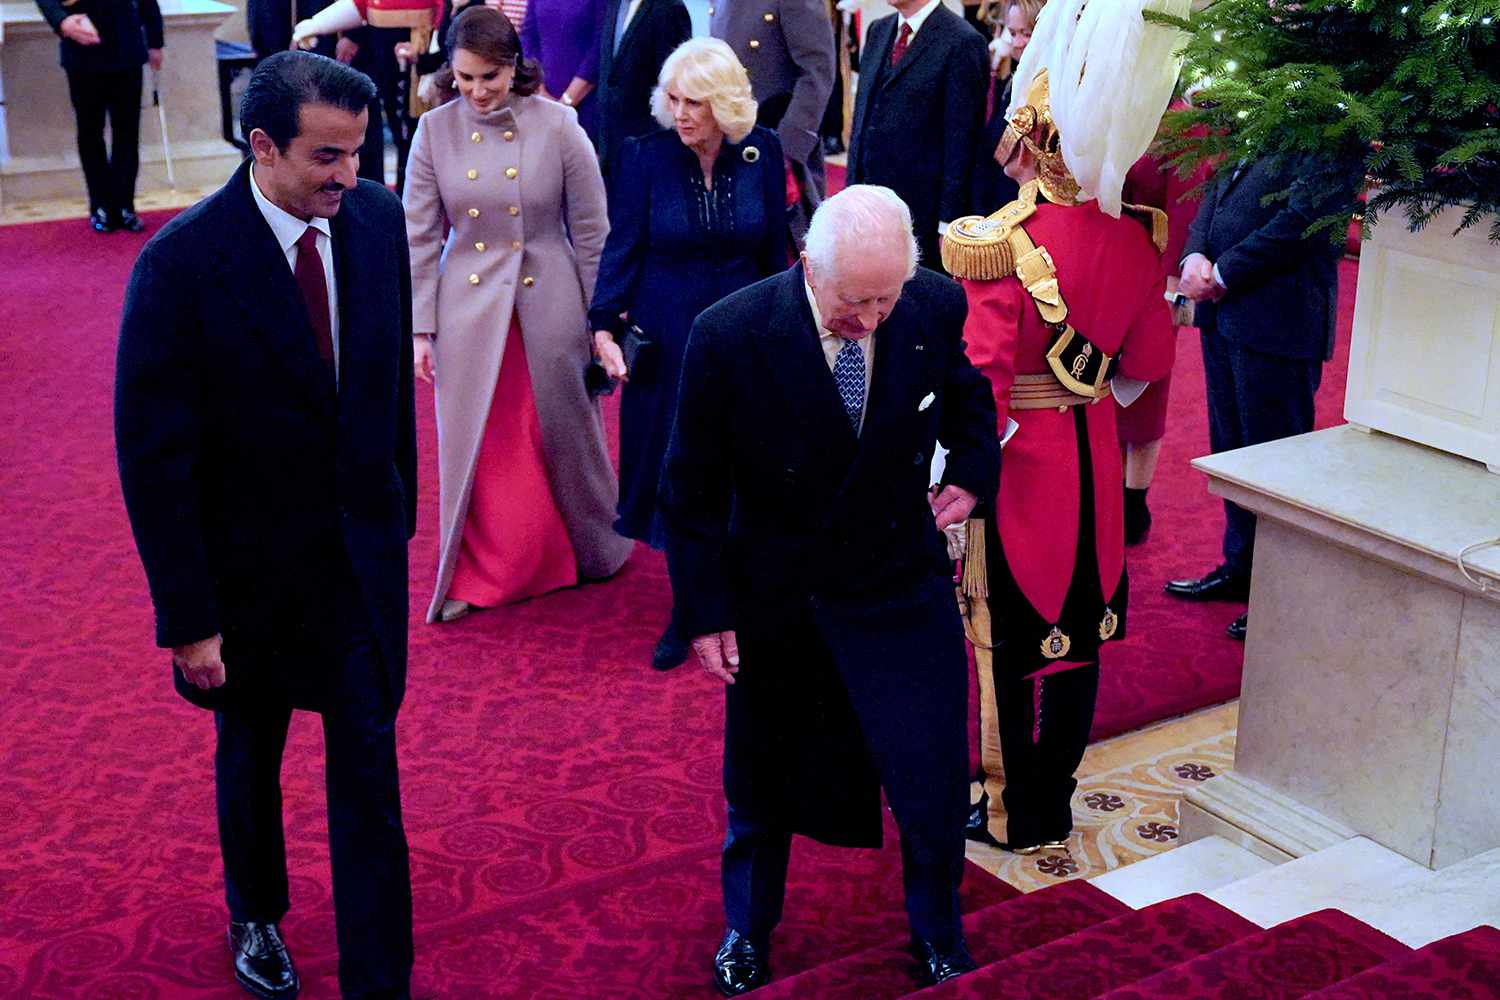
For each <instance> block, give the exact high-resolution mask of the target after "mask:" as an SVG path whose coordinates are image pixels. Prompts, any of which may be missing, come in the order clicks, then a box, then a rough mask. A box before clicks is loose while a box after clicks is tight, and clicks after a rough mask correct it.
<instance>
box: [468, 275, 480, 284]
mask: <svg viewBox="0 0 1500 1000" xmlns="http://www.w3.org/2000/svg"><path fill="white" fill-rule="evenodd" d="M469 284H471V285H477V284H479V275H477V274H471V275H469Z"/></svg>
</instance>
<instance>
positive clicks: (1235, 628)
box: [1224, 611, 1250, 642]
mask: <svg viewBox="0 0 1500 1000" xmlns="http://www.w3.org/2000/svg"><path fill="white" fill-rule="evenodd" d="M1249 628H1250V613H1249V612H1248V611H1247V612H1245V613H1244V614H1242V615H1240V616H1239V617H1238V618H1236V619H1235V620H1234V621H1232V622H1230V623H1229V627H1228V628H1226V629H1225V630H1224V631H1225V632H1228V633H1229V638H1231V639H1236V640H1238V641H1240V642H1244V641H1245V633H1246V632H1247V631H1248V630H1249Z"/></svg>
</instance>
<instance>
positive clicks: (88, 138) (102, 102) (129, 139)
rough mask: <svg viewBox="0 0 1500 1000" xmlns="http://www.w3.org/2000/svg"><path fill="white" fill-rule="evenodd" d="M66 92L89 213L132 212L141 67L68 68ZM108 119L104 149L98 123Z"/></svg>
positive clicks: (101, 127)
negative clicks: (104, 70) (108, 69)
mask: <svg viewBox="0 0 1500 1000" xmlns="http://www.w3.org/2000/svg"><path fill="white" fill-rule="evenodd" d="M67 73H68V96H69V97H70V98H71V99H72V101H73V117H74V119H75V121H76V122H77V124H78V160H79V162H80V163H81V164H82V165H83V180H84V184H86V185H87V186H88V192H89V211H91V212H92V211H94V210H95V209H99V208H102V209H105V210H106V211H108V212H110V213H111V214H113V213H117V212H121V211H134V210H135V177H136V174H137V172H138V171H139V169H140V158H141V68H140V67H139V66H137V67H136V68H135V69H129V70H121V71H118V72H108V73H91V72H87V71H84V70H68V71H67ZM106 118H107V119H108V120H109V134H110V141H109V148H108V149H107V150H106V148H105V145H104V123H105V119H106Z"/></svg>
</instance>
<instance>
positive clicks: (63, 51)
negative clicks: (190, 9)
mask: <svg viewBox="0 0 1500 1000" xmlns="http://www.w3.org/2000/svg"><path fill="white" fill-rule="evenodd" d="M36 5H37V8H38V9H39V10H40V11H41V12H42V17H44V18H46V19H47V23H48V24H50V25H51V26H52V30H53V31H56V32H57V33H58V37H59V39H60V46H59V56H60V61H61V63H62V66H63V68H64V69H66V70H71V71H75V72H84V73H118V72H122V71H124V70H133V69H135V68H136V67H138V66H140V65H141V64H142V63H144V62H145V61H146V50H147V49H148V48H150V49H159V48H162V47H163V45H165V36H164V34H163V25H162V19H161V7H160V6H159V5H158V4H157V2H156V0H78V2H76V3H69V4H67V5H64V4H63V0H36ZM74 14H87V15H88V18H89V20H90V21H92V22H93V24H94V28H95V30H96V31H98V32H99V44H98V45H79V44H78V43H77V42H75V41H72V40H71V39H67V38H63V37H62V23H63V21H65V20H66V19H67V18H69V17H71V16H72V15H74Z"/></svg>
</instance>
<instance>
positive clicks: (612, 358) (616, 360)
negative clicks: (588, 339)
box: [594, 330, 630, 382]
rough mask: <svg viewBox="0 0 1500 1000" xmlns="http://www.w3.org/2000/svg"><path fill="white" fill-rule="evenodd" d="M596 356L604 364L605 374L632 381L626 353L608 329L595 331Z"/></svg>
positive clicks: (622, 380)
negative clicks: (626, 365)
mask: <svg viewBox="0 0 1500 1000" xmlns="http://www.w3.org/2000/svg"><path fill="white" fill-rule="evenodd" d="M594 357H596V358H598V359H599V364H601V365H603V366H604V374H606V375H608V376H609V377H610V378H617V379H619V380H620V381H621V382H629V381H630V369H629V368H627V367H625V353H624V352H623V351H621V350H620V345H619V344H617V343H615V338H614V337H611V336H610V334H609V331H608V330H595V331H594Z"/></svg>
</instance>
